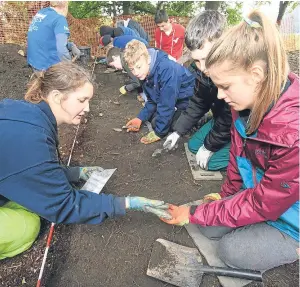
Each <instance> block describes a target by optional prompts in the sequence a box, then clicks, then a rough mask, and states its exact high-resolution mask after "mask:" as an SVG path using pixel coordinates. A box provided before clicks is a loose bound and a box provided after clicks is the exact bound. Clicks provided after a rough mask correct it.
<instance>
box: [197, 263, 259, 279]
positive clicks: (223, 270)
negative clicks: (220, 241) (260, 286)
mask: <svg viewBox="0 0 300 287" xmlns="http://www.w3.org/2000/svg"><path fill="white" fill-rule="evenodd" d="M200 270H201V271H202V272H203V273H206V274H214V275H218V276H228V277H235V278H241V279H248V280H253V281H258V282H262V274H261V272H260V271H254V270H248V269H235V268H227V267H214V266H205V265H203V266H202V267H201V269H200Z"/></svg>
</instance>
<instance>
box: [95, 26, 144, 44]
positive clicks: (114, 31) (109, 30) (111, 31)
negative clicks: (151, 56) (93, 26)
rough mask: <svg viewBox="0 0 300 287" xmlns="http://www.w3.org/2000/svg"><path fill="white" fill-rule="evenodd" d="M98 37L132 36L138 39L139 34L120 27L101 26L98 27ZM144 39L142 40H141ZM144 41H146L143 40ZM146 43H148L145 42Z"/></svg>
mask: <svg viewBox="0 0 300 287" xmlns="http://www.w3.org/2000/svg"><path fill="white" fill-rule="evenodd" d="M99 32H100V36H101V37H103V36H106V35H109V36H111V37H112V38H116V37H120V36H134V37H140V34H139V33H138V32H137V31H135V30H133V29H130V28H128V27H124V26H120V27H117V28H114V27H110V26H101V27H100V31H99ZM141 38H142V37H141ZM143 39H144V38H143ZM144 40H145V41H146V39H144ZM146 42H147V43H148V41H146Z"/></svg>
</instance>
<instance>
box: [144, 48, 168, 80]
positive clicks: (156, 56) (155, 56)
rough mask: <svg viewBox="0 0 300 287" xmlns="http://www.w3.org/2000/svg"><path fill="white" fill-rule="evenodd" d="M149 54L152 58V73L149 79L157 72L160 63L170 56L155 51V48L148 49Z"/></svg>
mask: <svg viewBox="0 0 300 287" xmlns="http://www.w3.org/2000/svg"><path fill="white" fill-rule="evenodd" d="M148 52H149V54H150V57H151V63H150V73H149V75H148V77H152V76H153V74H154V73H155V70H156V68H157V66H158V65H159V63H160V62H161V61H162V60H163V59H165V58H168V54H167V53H165V52H163V51H160V50H157V49H153V48H150V49H148ZM148 77H147V78H148Z"/></svg>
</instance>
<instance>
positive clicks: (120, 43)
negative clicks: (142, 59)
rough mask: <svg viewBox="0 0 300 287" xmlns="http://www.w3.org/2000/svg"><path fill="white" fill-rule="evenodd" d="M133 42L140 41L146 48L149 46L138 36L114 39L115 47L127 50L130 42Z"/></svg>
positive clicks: (123, 36)
mask: <svg viewBox="0 0 300 287" xmlns="http://www.w3.org/2000/svg"><path fill="white" fill-rule="evenodd" d="M131 40H138V41H140V42H142V43H144V44H145V45H146V47H148V46H149V44H148V42H147V41H146V40H145V39H143V38H141V37H137V36H132V35H122V36H119V37H115V38H114V39H113V46H114V47H117V48H120V49H125V47H126V45H127V43H128V42H130V41H131Z"/></svg>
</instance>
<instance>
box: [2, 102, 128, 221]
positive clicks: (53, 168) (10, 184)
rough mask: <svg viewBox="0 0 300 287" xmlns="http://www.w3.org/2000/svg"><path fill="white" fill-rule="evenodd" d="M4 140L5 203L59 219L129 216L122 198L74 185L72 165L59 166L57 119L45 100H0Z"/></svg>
mask: <svg viewBox="0 0 300 287" xmlns="http://www.w3.org/2000/svg"><path fill="white" fill-rule="evenodd" d="M0 139H1V140H0V162H1V164H0V204H1V205H3V204H4V203H5V201H7V200H11V201H14V202H17V203H18V204H20V205H22V206H24V207H26V208H27V209H29V210H31V211H33V212H35V213H37V214H39V215H40V216H41V217H43V218H45V219H47V220H49V221H52V222H55V223H89V224H97V223H100V222H102V221H103V220H104V219H105V218H107V217H112V216H114V215H118V214H120V215H121V214H122V215H123V214H125V200H124V198H118V197H114V196H112V195H105V194H100V195H98V194H95V193H92V192H89V191H86V190H77V189H74V188H73V187H72V186H71V184H70V182H69V180H70V174H71V173H73V175H74V169H73V170H72V169H64V168H63V167H62V166H61V165H60V164H59V159H58V154H57V147H58V139H57V126H56V120H55V117H54V115H53V113H52V111H51V110H50V107H49V105H48V104H47V103H46V102H41V103H40V104H31V103H28V102H25V101H15V100H10V99H6V100H3V101H1V102H0ZM75 173H77V179H78V178H79V176H78V175H79V171H78V168H77V169H75Z"/></svg>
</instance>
